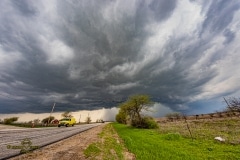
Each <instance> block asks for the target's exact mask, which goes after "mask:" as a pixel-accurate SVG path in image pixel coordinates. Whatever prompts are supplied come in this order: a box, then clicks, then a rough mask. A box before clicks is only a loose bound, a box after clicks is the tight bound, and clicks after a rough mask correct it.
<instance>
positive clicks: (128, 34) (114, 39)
mask: <svg viewBox="0 0 240 160" xmlns="http://www.w3.org/2000/svg"><path fill="white" fill-rule="evenodd" d="M48 3H51V4H49V6H50V7H49V8H50V9H51V10H48V9H46V10H45V8H44V6H45V7H48ZM52 3H53V4H52ZM0 5H1V6H3V5H6V6H5V10H7V8H9V10H10V11H8V16H7V15H6V14H5V15H4V12H3V11H0V13H1V15H4V16H0V22H1V24H0V33H1V37H0V44H1V45H0V51H1V50H2V51H3V52H4V53H1V52H0V56H1V54H4V56H5V55H6V54H5V53H10V52H12V53H15V52H17V53H19V56H20V58H19V59H16V60H14V61H13V62H12V63H14V66H13V69H9V68H8V67H4V69H3V70H1V71H2V72H1V73H0V75H1V77H0V82H1V83H3V84H6V85H0V88H1V93H8V94H9V95H10V97H12V98H14V97H17V96H23V97H24V100H22V101H24V102H31V103H34V104H36V105H32V104H29V103H26V104H25V103H24V102H16V103H14V102H15V101H14V100H13V99H11V98H9V99H8V98H6V97H5V100H4V101H1V102H0V106H1V107H2V106H3V107H2V108H1V110H0V111H1V112H6V113H7V112H9V113H10V112H21V111H29V112H45V111H49V106H50V107H51V105H52V104H53V102H56V103H57V106H56V109H57V110H58V111H65V110H79V109H91V110H92V109H98V108H102V107H107V108H108V107H109V108H110V107H113V106H116V105H118V104H119V103H121V102H122V101H124V100H126V99H127V97H128V96H129V95H132V94H149V95H150V96H151V97H152V100H154V101H155V102H159V103H161V104H163V105H164V106H167V107H170V109H169V110H182V109H187V108H188V106H189V104H190V103H192V99H193V98H192V97H196V96H198V95H200V94H201V93H202V92H204V87H205V86H206V84H209V82H211V81H212V80H213V79H214V78H215V77H217V76H218V74H219V73H218V69H217V68H214V67H212V65H213V64H215V63H217V62H218V61H219V60H221V58H222V57H223V55H225V53H224V52H223V51H219V53H218V54H216V53H215V54H213V55H211V56H209V58H208V59H207V60H205V61H206V62H205V61H204V62H203V63H202V64H200V65H199V66H198V67H195V68H194V67H193V66H194V65H195V64H196V63H197V62H199V61H200V60H201V59H202V58H203V57H204V54H203V53H204V52H205V51H206V50H210V49H211V47H212V44H211V43H209V42H211V40H212V38H214V37H215V36H216V35H223V36H225V39H226V41H225V45H226V46H227V45H228V44H229V43H233V42H235V40H236V38H235V37H236V36H237V35H236V32H237V31H235V30H230V29H228V25H229V24H230V23H231V22H232V20H233V18H232V17H233V15H234V13H235V12H236V11H237V10H238V7H237V6H239V3H236V4H235V3H234V2H231V3H224V1H218V2H215V1H212V3H211V6H210V8H209V10H208V11H207V13H206V19H205V21H204V22H203V24H201V25H202V31H207V30H210V31H213V32H210V33H211V34H210V35H208V36H203V37H197V38H196V37H193V36H192V35H185V34H183V35H181V36H179V37H177V36H175V35H172V36H169V40H167V41H166V42H164V46H163V48H164V49H156V48H147V47H146V46H147V45H146V44H147V43H148V41H149V39H150V38H152V37H154V36H155V34H158V33H157V31H156V32H154V31H150V30H147V29H146V28H147V27H149V25H151V24H163V23H165V20H168V19H169V18H170V17H171V16H172V14H173V13H174V11H175V9H176V8H177V7H178V5H177V1H175V0H171V1H164V0H162V1H155V0H153V1H143V0H142V1H135V2H134V1H133V2H131V4H130V2H128V1H107V0H106V1H101V3H96V2H95V1H51V2H49V1H39V2H37V4H35V2H34V3H33V2H32V1H24V2H23V3H20V2H15V1H10V2H7V1H4V2H0ZM51 6H53V7H51ZM201 7H204V5H203V6H201ZM202 14H204V13H202ZM221 19H223V20H224V21H221ZM166 29H167V28H158V30H166ZM197 29H198V28H197ZM220 31H221V33H220ZM179 32H181V31H179ZM196 32H198V33H201V31H200V30H197V31H196ZM218 32H219V33H218ZM202 33H203V32H202ZM191 39H194V40H193V42H191ZM155 43H156V44H159V45H161V43H163V42H161V41H160V40H158V39H156V40H155ZM146 48H147V49H146ZM63 50H64V51H63ZM215 52H217V51H215ZM66 53H68V54H66ZM150 54H155V57H154V58H152V59H150V60H146V58H148V57H149V55H150ZM6 63H7V62H6ZM9 63H10V61H9ZM4 64H5V63H4ZM0 65H1V61H0ZM1 83H0V84H1ZM231 93H232V92H231ZM226 94H230V93H228V92H227V91H226ZM0 98H1V99H3V98H4V97H3V96H1V95H0ZM6 99H8V100H6ZM21 103H22V104H21ZM5 106H8V107H5Z"/></svg>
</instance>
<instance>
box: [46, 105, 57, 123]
mask: <svg viewBox="0 0 240 160" xmlns="http://www.w3.org/2000/svg"><path fill="white" fill-rule="evenodd" d="M55 104H56V103H54V104H53V107H52V111H51V113H50V116H49V118H48V124H49V121H50V118H51V116H52V113H53V110H54V107H55Z"/></svg>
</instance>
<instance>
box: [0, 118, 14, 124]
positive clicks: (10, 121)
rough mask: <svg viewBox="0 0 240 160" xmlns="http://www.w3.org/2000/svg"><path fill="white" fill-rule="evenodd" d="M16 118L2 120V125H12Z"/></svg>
mask: <svg viewBox="0 0 240 160" xmlns="http://www.w3.org/2000/svg"><path fill="white" fill-rule="evenodd" d="M17 120H18V117H11V118H5V119H4V120H3V123H4V124H12V123H13V122H15V121H17Z"/></svg>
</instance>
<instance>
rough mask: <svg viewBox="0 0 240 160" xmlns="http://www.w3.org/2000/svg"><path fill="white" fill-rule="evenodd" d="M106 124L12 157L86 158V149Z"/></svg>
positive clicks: (46, 159)
mask: <svg viewBox="0 0 240 160" xmlns="http://www.w3.org/2000/svg"><path fill="white" fill-rule="evenodd" d="M105 125H106V124H103V125H101V126H98V127H95V128H92V129H90V130H88V131H86V132H83V133H79V134H77V135H75V136H73V137H70V138H67V139H65V140H62V141H60V142H57V143H54V144H51V145H49V146H46V147H43V148H41V149H38V150H35V151H33V152H31V153H27V154H24V155H20V156H17V157H14V158H11V160H69V159H71V160H85V159H86V158H85V157H84V154H83V151H84V149H86V148H87V147H88V145H89V144H91V143H93V142H96V141H98V140H99V137H98V133H100V132H101V131H102V129H103V127H104V126H105Z"/></svg>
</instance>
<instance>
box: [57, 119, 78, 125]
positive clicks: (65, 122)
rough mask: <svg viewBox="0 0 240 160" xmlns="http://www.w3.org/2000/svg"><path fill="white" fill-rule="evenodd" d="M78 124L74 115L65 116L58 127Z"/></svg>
mask: <svg viewBox="0 0 240 160" xmlns="http://www.w3.org/2000/svg"><path fill="white" fill-rule="evenodd" d="M75 124H76V120H75V118H74V117H69V118H63V119H61V120H60V121H59V123H58V127H61V126H66V127H68V126H74V125H75Z"/></svg>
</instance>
